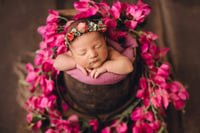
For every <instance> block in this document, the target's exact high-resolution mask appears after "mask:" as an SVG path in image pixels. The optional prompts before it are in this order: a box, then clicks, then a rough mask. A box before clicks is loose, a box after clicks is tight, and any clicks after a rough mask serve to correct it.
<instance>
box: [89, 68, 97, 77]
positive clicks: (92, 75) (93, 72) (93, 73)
mask: <svg viewBox="0 0 200 133" xmlns="http://www.w3.org/2000/svg"><path fill="white" fill-rule="evenodd" d="M95 73H96V69H94V70H92V71H91V73H90V76H91V77H92V78H95Z"/></svg>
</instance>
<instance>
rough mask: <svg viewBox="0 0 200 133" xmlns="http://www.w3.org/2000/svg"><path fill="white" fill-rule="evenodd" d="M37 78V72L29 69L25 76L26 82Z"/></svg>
mask: <svg viewBox="0 0 200 133" xmlns="http://www.w3.org/2000/svg"><path fill="white" fill-rule="evenodd" d="M36 78H37V73H36V72H35V71H31V72H29V73H28V75H27V77H26V82H28V83H32V82H33V81H34V80H35V79H36Z"/></svg>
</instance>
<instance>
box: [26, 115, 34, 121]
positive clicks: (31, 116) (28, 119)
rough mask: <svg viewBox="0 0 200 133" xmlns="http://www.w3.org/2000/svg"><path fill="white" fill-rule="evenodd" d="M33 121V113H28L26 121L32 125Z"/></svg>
mask: <svg viewBox="0 0 200 133" xmlns="http://www.w3.org/2000/svg"><path fill="white" fill-rule="evenodd" d="M32 119H33V113H28V115H26V120H27V121H28V122H29V123H31V121H32Z"/></svg>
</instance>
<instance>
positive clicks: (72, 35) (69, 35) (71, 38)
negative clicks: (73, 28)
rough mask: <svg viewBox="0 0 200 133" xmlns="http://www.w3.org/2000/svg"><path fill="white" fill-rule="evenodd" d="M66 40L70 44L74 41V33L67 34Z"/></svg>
mask: <svg viewBox="0 0 200 133" xmlns="http://www.w3.org/2000/svg"><path fill="white" fill-rule="evenodd" d="M67 38H68V40H69V41H70V42H71V41H72V40H73V39H74V33H73V32H70V33H68V34H67Z"/></svg>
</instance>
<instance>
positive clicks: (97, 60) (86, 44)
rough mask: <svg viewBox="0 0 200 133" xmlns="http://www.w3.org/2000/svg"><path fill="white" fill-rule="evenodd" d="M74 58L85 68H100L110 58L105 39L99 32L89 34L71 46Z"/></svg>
mask: <svg viewBox="0 0 200 133" xmlns="http://www.w3.org/2000/svg"><path fill="white" fill-rule="evenodd" d="M70 49H71V51H72V56H73V58H74V59H75V61H76V63H77V64H80V65H81V66H83V67H84V68H89V69H93V68H98V67H100V66H101V65H102V64H103V63H104V61H105V60H106V59H107V56H108V48H107V45H106V41H105V38H104V37H103V36H102V35H101V34H100V33H99V32H88V33H85V34H83V35H81V36H80V37H78V38H77V39H75V40H74V41H73V42H72V43H71V44H70Z"/></svg>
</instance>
